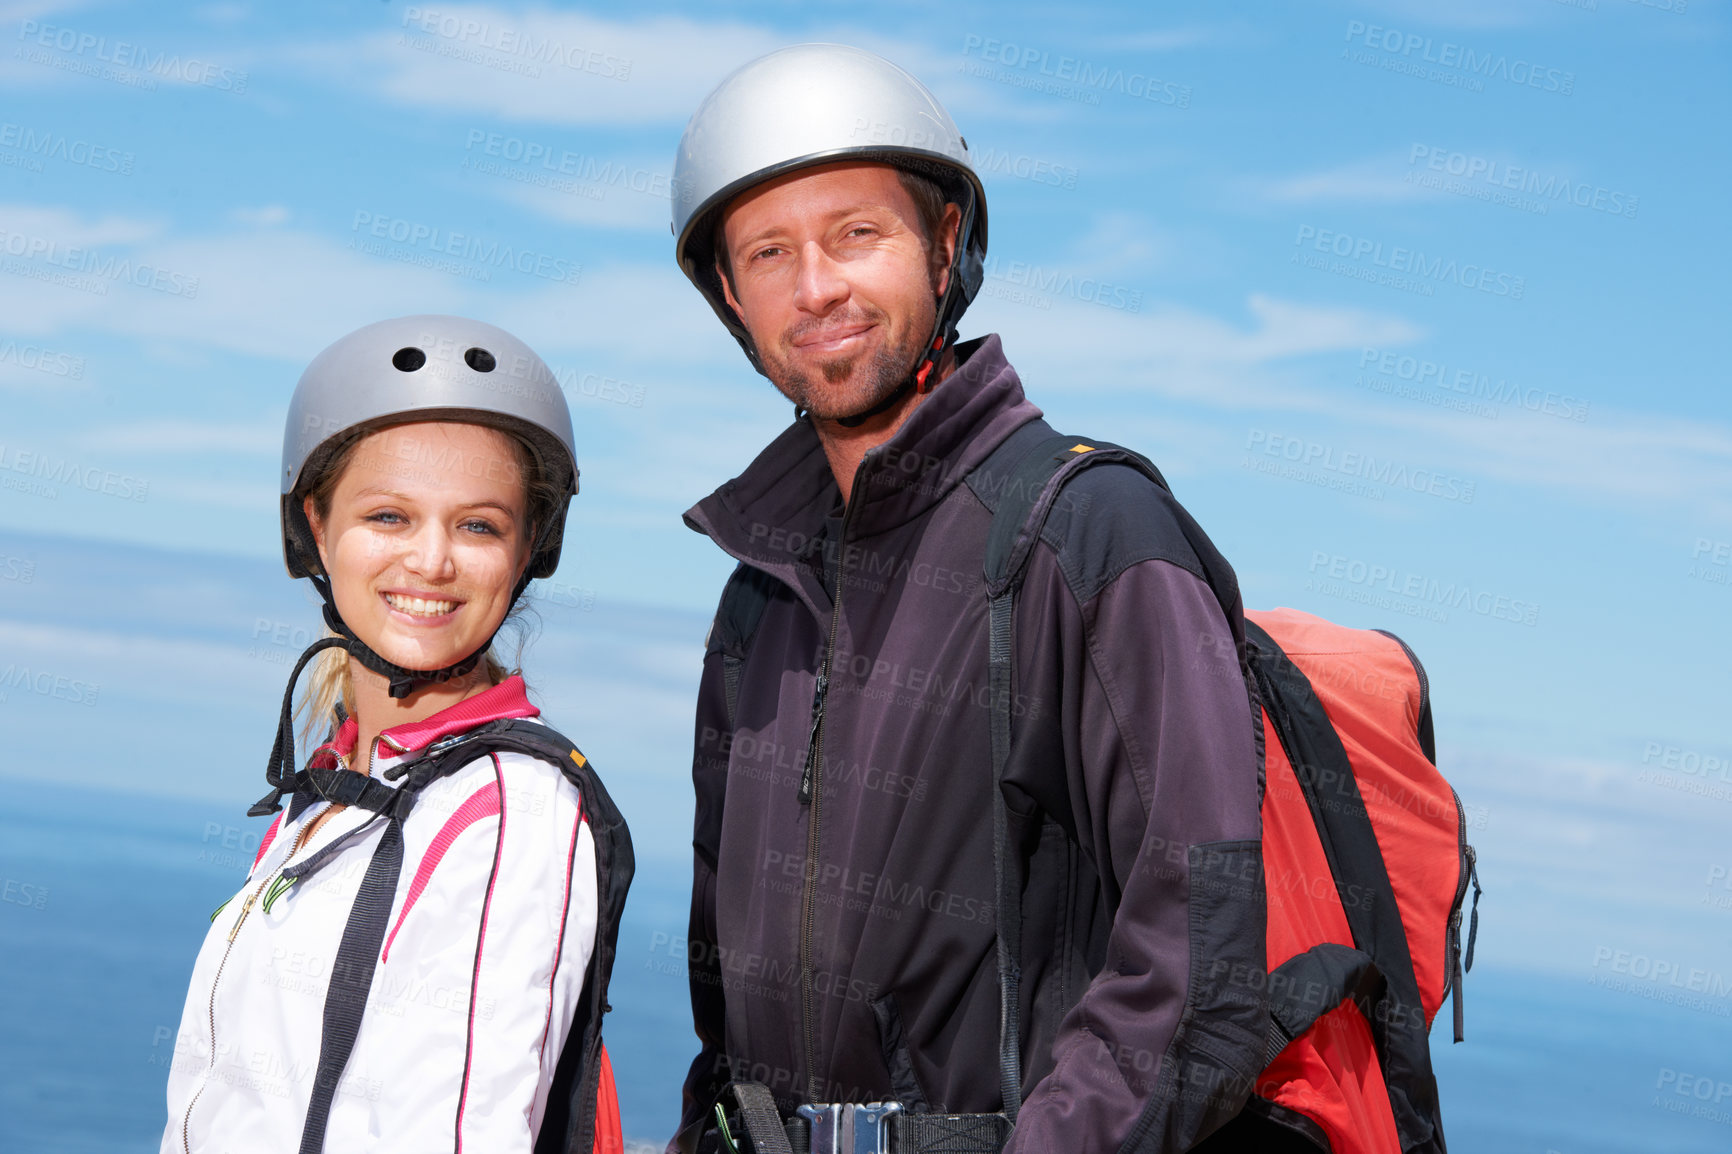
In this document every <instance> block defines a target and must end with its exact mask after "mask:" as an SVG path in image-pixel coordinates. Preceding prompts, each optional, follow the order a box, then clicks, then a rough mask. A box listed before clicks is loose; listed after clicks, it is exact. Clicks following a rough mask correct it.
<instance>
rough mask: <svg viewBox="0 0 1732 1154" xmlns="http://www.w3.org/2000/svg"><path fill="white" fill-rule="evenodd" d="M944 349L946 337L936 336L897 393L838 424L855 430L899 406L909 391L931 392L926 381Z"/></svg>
mask: <svg viewBox="0 0 1732 1154" xmlns="http://www.w3.org/2000/svg"><path fill="white" fill-rule="evenodd" d="M943 348H944V336H943V334H941V333H940V334H936V335H935V339H934V340H933V342H932V344H931V345H930V346H929V347H928V348H927V350H926V355H925V356H923V357H921V358H920V360H919V361H918V362H917V363H916V364H915V366H914V371H913V372H911V373H909V374H908V377H907V379H906V380H904V381H903V382H902V383H901V384H900V385H898V386H897V387H896V391H895V392H893V393H891V394H890V395H889V396H888V397H885V398H884V399H883V400H882V401H879V402H878V403H877V404H876V405H873V406H872V407H871V408H870V409H867V410H866V411H865V412H863V413H854V414H851V415H850V416H846V417H837V418H836V423H837V424H838V425H841V426H842V427H843V428H844V429H852V428H855V427H857V426H859V425H863V424H865V423H866V422H867V421H869V420H871V419H872V418H873V417H876V416H877V415H878V414H879V413H882V412H884V411H885V410H886V409H889V408H891V407H892V406H894V405H896V404H898V403H899V402H900V401H901V400H902V398H903V397H906V396H907V395H908V390H910V389H918V390H920V392H922V393H925V392H928V391H929V390H928V387H927V384H926V379H927V378H928V377H929V376H931V375H932V366H933V365H934V364H936V363H937V359H938V354H939V352H940V351H941V350H942V349H943Z"/></svg>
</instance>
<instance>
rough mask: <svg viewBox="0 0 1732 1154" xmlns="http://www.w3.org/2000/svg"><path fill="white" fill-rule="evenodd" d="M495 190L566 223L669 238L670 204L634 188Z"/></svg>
mask: <svg viewBox="0 0 1732 1154" xmlns="http://www.w3.org/2000/svg"><path fill="white" fill-rule="evenodd" d="M493 191H494V192H495V193H496V195H498V196H499V198H500V199H501V200H504V201H506V202H507V203H509V204H516V205H521V206H522V207H524V208H527V209H529V210H530V211H532V212H534V213H536V214H538V215H540V216H544V217H547V218H548V219H549V220H557V221H559V222H560V223H562V224H575V225H581V226H584V227H588V228H611V229H630V230H632V231H636V232H653V233H656V234H658V235H662V236H665V235H667V230H668V219H669V216H670V210H669V207H668V202H667V201H666V200H663V199H661V198H660V197H656V196H650V195H647V194H645V193H640V192H633V191H631V190H630V189H621V188H618V187H613V188H608V187H602V186H598V185H594V184H587V185H586V184H582V183H578V184H576V185H575V187H574V188H573V189H571V190H565V189H557V188H542V187H538V186H535V185H526V184H516V183H502V184H500V185H498V186H496V187H495V188H494V190H493Z"/></svg>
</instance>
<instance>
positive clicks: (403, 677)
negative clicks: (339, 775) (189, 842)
mask: <svg viewBox="0 0 1732 1154" xmlns="http://www.w3.org/2000/svg"><path fill="white" fill-rule="evenodd" d="M312 582H313V587H314V588H316V589H317V590H318V591H319V595H320V596H321V597H323V598H324V599H325V624H326V625H328V626H330V627H331V629H332V631H334V632H335V633H337V634H339V636H336V637H321V638H319V640H317V641H315V642H313V643H312V644H311V645H309V646H307V648H306V649H305V650H304V651H303V652H302V653H301V657H300V660H298V661H296V662H295V668H294V671H293V672H291V673H290V674H289V684H288V686H287V687H286V688H285V689H284V690H283V708H282V713H281V714H280V715H279V717H278V719H277V736H276V740H275V741H274V742H272V743H271V756H270V760H269V761H267V762H266V763H265V783H266V784H267V785H269V786H270V787H271V791H270V792H269V793H267V794H265V796H264V797H261V798H260V799H259V800H258V801H256V802H254V803H253V806H252V808H251V809H249V810H247V816H248V817H265V816H267V815H268V814H273V813H275V812H277V811H278V810H279V809H281V808H282V807H283V806H282V797H283V794H285V793H294V792H295V791H296V790H297V789H299V788H300V786H301V780H302V777H303V774H302V772H301V771H300V770H299V769H298V768H297V767H296V765H295V724H294V702H295V683H296V682H298V681H299V680H300V679H301V670H303V669H305V668H306V667H307V663H308V662H309V661H311V660H312V659H313V658H314V657H316V656H318V655H319V654H320V653H322V652H324V651H325V650H327V649H342V650H345V651H347V652H348V654H349V656H351V657H353V658H354V659H355V660H357V661H359V662H360V663H361V664H362V665H364V666H366V667H367V668H368V669H371V670H372V671H373V672H374V673H377V674H380V675H381V676H383V677H385V678H387V679H388V680H389V682H390V687H389V692H390V694H391V696H392V697H393V698H397V699H402V698H405V697H408V696H409V694H410V693H412V692H414V691H415V690H416V689H417V688H419V687H421V686H425V685H433V684H438V683H442V682H446V681H450V680H452V679H453V678H456V677H463V676H465V675H466V674H469V673H472V672H474V670H475V667H476V666H477V665H479V664H480V663H481V659H482V657H483V656H485V655H486V653H487V649H488V647H489V646H490V645H492V644H493V638H494V637H497V636H498V635H499V631H498V630H494V632H493V633H492V634H491V635H490V636H489V637H488V638H487V640H486V641H483V642H482V643H481V647H480V648H479V649H477V650H475V652H473V653H471V654H470V655H469V656H467V657H465V658H464V659H463V660H461V661H459V662H457V663H456V664H454V665H447V666H445V667H444V668H443V669H409V668H406V667H404V666H401V665H397V664H394V663H392V662H390V661H387V660H385V658H383V657H381V656H380V655H379V654H378V653H377V652H375V651H374V650H373V648H372V647H371V646H369V645H368V644H367V643H366V642H365V641H362V640H361V639H360V638H359V637H357V636H355V631H354V630H352V629H350V628H349V626H348V624H347V623H346V622H345V621H344V620H343V618H342V615H341V614H339V613H338V612H337V602H336V600H335V598H334V597H333V596H332V595H331V583H330V581H329V579H328V578H324V577H313V578H312ZM528 586H529V573H528V571H527V570H526V571H525V572H524V574H523V576H522V578H520V579H519V580H518V582H517V588H516V590H514V591H513V592H512V594H511V603H512V604H513V605H515V604H516V603H517V599H518V598H519V597H520V596H522V595H523V591H524V589H526V588H527V587H528ZM501 624H503V622H501Z"/></svg>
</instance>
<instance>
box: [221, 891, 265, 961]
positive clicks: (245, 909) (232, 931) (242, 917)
mask: <svg viewBox="0 0 1732 1154" xmlns="http://www.w3.org/2000/svg"><path fill="white" fill-rule="evenodd" d="M260 888H263V887H260ZM258 896H259V891H258V890H254V891H253V892H252V893H250V894H248V895H247V900H246V901H244V902H242V903H241V912H240V913H238V914H236V915H235V924H234V925H232V926H230V927H229V945H231V946H232V945H234V944H235V935H236V934H238V933H240V932H241V923H242V922H244V921H246V920H247V914H248V913H249V912H250V911H251V910H252V908H253V902H254V900H255V899H257V898H258Z"/></svg>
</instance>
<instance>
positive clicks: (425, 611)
mask: <svg viewBox="0 0 1732 1154" xmlns="http://www.w3.org/2000/svg"><path fill="white" fill-rule="evenodd" d="M385 603H386V604H387V605H389V606H391V608H393V609H396V610H398V611H399V612H402V613H412V614H414V615H415V616H416V617H441V616H443V615H445V614H447V613H450V612H451V611H452V610H454V609H456V608H457V602H455V601H427V600H424V599H422V598H420V597H404V596H403V595H402V594H399V593H387V594H385Z"/></svg>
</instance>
